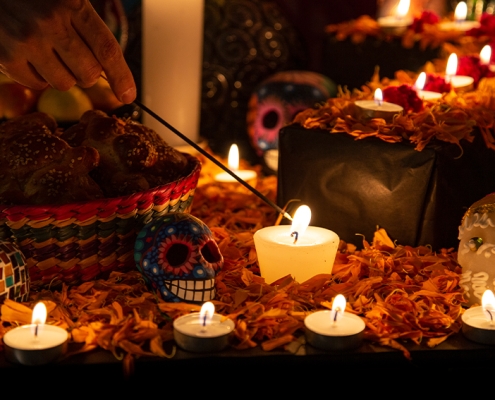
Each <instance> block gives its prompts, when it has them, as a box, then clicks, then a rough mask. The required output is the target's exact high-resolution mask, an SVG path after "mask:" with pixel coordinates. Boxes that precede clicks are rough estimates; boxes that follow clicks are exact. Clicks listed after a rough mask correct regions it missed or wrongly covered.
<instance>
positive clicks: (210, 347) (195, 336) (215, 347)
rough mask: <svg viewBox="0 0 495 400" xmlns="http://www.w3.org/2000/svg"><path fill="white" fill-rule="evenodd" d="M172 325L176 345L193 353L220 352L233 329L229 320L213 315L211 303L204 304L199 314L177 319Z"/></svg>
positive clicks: (213, 309) (232, 324) (213, 307)
mask: <svg viewBox="0 0 495 400" xmlns="http://www.w3.org/2000/svg"><path fill="white" fill-rule="evenodd" d="M173 325H174V338H175V340H176V342H177V344H178V345H179V346H180V347H182V348H183V349H184V350H189V351H194V352H209V351H219V350H222V349H223V348H225V346H226V345H227V344H228V340H227V339H228V335H229V334H230V333H232V332H233V330H234V327H235V324H234V322H233V321H232V320H231V319H224V318H223V317H222V316H221V315H219V314H215V306H214V305H213V303H211V302H206V303H204V304H203V305H202V307H201V311H200V312H199V313H197V312H196V313H191V314H187V315H184V316H182V317H179V318H177V319H176V320H175V321H174V323H173Z"/></svg>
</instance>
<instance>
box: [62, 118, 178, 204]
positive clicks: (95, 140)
mask: <svg viewBox="0 0 495 400" xmlns="http://www.w3.org/2000/svg"><path fill="white" fill-rule="evenodd" d="M61 137H62V138H63V139H64V140H66V141H67V142H68V143H69V144H70V145H71V146H73V147H78V146H89V147H93V148H95V149H97V150H98V153H99V155H100V162H99V165H98V167H97V168H96V169H95V170H94V171H93V172H92V176H93V177H94V179H95V180H96V181H97V182H98V183H99V185H100V187H101V188H102V190H103V191H104V193H105V196H106V197H117V196H122V195H126V194H131V193H135V192H139V191H143V190H146V189H149V188H153V187H156V186H159V185H164V184H167V183H169V182H172V181H174V180H176V179H177V178H179V177H180V176H181V175H182V174H183V172H184V170H185V168H186V167H187V164H188V162H187V158H186V157H185V156H184V155H183V154H182V153H180V152H178V151H177V150H175V149H174V148H173V147H171V146H169V145H168V144H167V143H166V142H165V141H164V140H163V139H162V138H161V137H160V136H159V135H158V134H157V133H156V132H155V131H153V130H152V129H150V128H148V127H146V126H144V125H142V124H140V123H138V122H135V121H132V120H130V119H119V118H116V117H110V116H108V115H107V114H105V113H104V112H102V111H95V110H90V111H87V112H86V113H84V114H83V115H82V117H81V120H80V122H79V123H78V124H76V125H73V126H72V127H70V128H69V129H67V130H66V131H65V132H64V133H63V134H62V135H61Z"/></svg>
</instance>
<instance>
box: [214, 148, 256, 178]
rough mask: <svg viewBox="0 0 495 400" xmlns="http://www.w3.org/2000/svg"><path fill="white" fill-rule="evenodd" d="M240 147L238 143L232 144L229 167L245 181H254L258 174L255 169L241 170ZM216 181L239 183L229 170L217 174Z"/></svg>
mask: <svg viewBox="0 0 495 400" xmlns="http://www.w3.org/2000/svg"><path fill="white" fill-rule="evenodd" d="M239 158H240V156H239V147H238V146H237V145H236V144H233V145H232V146H230V150H229V158H228V164H229V169H230V170H231V171H232V172H233V173H234V174H236V175H237V176H238V177H239V178H241V179H242V180H243V181H244V182H248V181H253V180H255V179H256V178H257V176H258V174H257V173H256V171H253V170H239ZM215 181H217V182H222V183H234V182H235V183H238V181H237V179H235V178H234V177H233V176H232V175H230V174H229V173H227V172H221V173H219V174H217V175H215Z"/></svg>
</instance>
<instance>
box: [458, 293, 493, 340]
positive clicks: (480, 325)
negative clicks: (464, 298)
mask: <svg viewBox="0 0 495 400" xmlns="http://www.w3.org/2000/svg"><path fill="white" fill-rule="evenodd" d="M462 322H463V324H462V332H463V333H464V335H465V336H466V337H467V338H468V339H470V340H473V341H475V342H478V343H484V344H492V345H493V344H495V296H494V295H493V292H492V291H491V290H485V292H484V293H483V296H482V298H481V307H471V308H469V309H468V310H466V311H464V314H462Z"/></svg>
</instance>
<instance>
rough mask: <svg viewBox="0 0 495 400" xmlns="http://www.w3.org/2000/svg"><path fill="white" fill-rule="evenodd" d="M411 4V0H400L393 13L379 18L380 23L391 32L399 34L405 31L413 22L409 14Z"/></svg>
mask: <svg viewBox="0 0 495 400" xmlns="http://www.w3.org/2000/svg"><path fill="white" fill-rule="evenodd" d="M410 4H411V2H410V0H400V1H399V2H398V4H397V8H396V9H395V12H394V13H393V14H392V15H389V16H385V17H381V18H378V20H377V22H378V25H380V27H381V28H382V29H384V30H386V31H388V32H390V33H395V34H399V33H401V32H403V31H405V29H406V28H407V27H408V26H409V25H411V24H412V22H413V20H412V18H411V17H409V16H408V15H407V14H408V12H409V6H410Z"/></svg>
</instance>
